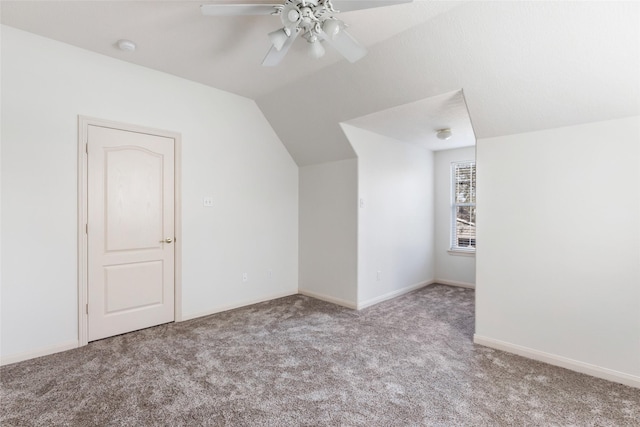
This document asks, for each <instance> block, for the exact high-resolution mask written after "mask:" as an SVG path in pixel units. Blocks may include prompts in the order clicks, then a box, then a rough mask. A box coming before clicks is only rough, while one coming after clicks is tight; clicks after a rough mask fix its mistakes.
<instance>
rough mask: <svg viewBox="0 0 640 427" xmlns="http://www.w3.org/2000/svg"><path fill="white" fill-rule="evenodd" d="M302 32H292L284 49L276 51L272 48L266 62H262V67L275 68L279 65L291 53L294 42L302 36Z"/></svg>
mask: <svg viewBox="0 0 640 427" xmlns="http://www.w3.org/2000/svg"><path fill="white" fill-rule="evenodd" d="M300 32H301V31H300V30H297V31H294V32H292V33H291V35H290V36H289V37H288V38H287V41H286V42H284V45H282V49H280V50H278V49H276V48H275V46H271V49H270V50H269V53H267V56H266V57H265V58H264V61H262V65H264V66H265V67H275V66H276V65H278V64H279V63H280V61H282V59H283V58H284V57H285V55H286V54H287V52H288V51H289V48H290V47H291V46H293V42H294V41H296V39H297V38H298V36H299V35H300Z"/></svg>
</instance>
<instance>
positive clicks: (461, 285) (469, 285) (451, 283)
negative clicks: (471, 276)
mask: <svg viewBox="0 0 640 427" xmlns="http://www.w3.org/2000/svg"><path fill="white" fill-rule="evenodd" d="M433 283H440V284H441V285H449V286H457V287H459V288H469V289H475V288H476V284H475V283H469V282H458V281H456V280H447V279H436V280H434V281H433Z"/></svg>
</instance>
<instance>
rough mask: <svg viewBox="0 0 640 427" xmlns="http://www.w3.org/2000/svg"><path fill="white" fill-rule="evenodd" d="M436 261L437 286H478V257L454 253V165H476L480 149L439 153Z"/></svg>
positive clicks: (436, 156)
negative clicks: (477, 151)
mask: <svg viewBox="0 0 640 427" xmlns="http://www.w3.org/2000/svg"><path fill="white" fill-rule="evenodd" d="M434 154H435V197H436V202H435V224H436V226H435V257H436V282H438V283H444V284H450V285H458V286H468V287H473V286H475V283H476V258H475V255H474V254H466V253H465V254H460V253H457V254H456V253H451V252H449V249H450V248H451V163H452V162H464V161H473V160H475V158H476V148H475V146H474V147H465V148H458V149H455V150H442V151H436V152H435V153H434Z"/></svg>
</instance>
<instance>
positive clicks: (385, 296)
mask: <svg viewBox="0 0 640 427" xmlns="http://www.w3.org/2000/svg"><path fill="white" fill-rule="evenodd" d="M434 283H436V282H435V280H429V281H427V282H421V283H416V284H415V285H409V286H406V287H404V288H402V289H398V290H395V291H392V292H388V293H386V294H383V295H380V296H377V297H375V298H371V299H368V300H366V301H364V302H362V303H360V302H359V303H358V310H362V309H363V308H367V307H371V306H372V305H376V304H379V303H381V302H382V301H386V300H389V299H391V298H395V297H399V296H400V295H404V294H408V293H409V292H411V291H415V290H416V289H420V288H423V287H425V286H428V285H432V284H434Z"/></svg>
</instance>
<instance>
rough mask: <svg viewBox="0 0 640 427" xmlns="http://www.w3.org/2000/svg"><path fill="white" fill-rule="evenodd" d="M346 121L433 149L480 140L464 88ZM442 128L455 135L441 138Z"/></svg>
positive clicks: (464, 145)
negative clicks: (476, 134) (438, 136)
mask: <svg viewBox="0 0 640 427" xmlns="http://www.w3.org/2000/svg"><path fill="white" fill-rule="evenodd" d="M345 123H347V124H349V125H352V126H355V127H359V128H361V129H366V130H368V131H371V132H374V133H377V134H380V135H384V136H388V137H389V138H394V139H396V140H398V141H402V142H407V143H409V144H415V145H418V146H420V147H423V148H426V149H427V150H431V151H440V150H452V149H454V148H461V147H468V146H471V145H475V143H476V138H475V135H474V134H473V127H472V125H471V120H470V119H469V114H468V112H467V105H466V103H465V101H464V94H463V92H462V90H456V91H453V92H449V93H445V94H442V95H439V96H432V97H430V98H426V99H422V100H420V101H416V102H410V103H408V104H404V105H399V106H397V107H392V108H388V109H386V110H382V111H377V112H375V113H371V114H368V115H366V116H362V117H358V118H356V119H353V120H349V121H347V122H345ZM438 129H451V130H452V136H451V138H449V139H447V140H441V139H438V138H437V137H436V131H437V130H438Z"/></svg>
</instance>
